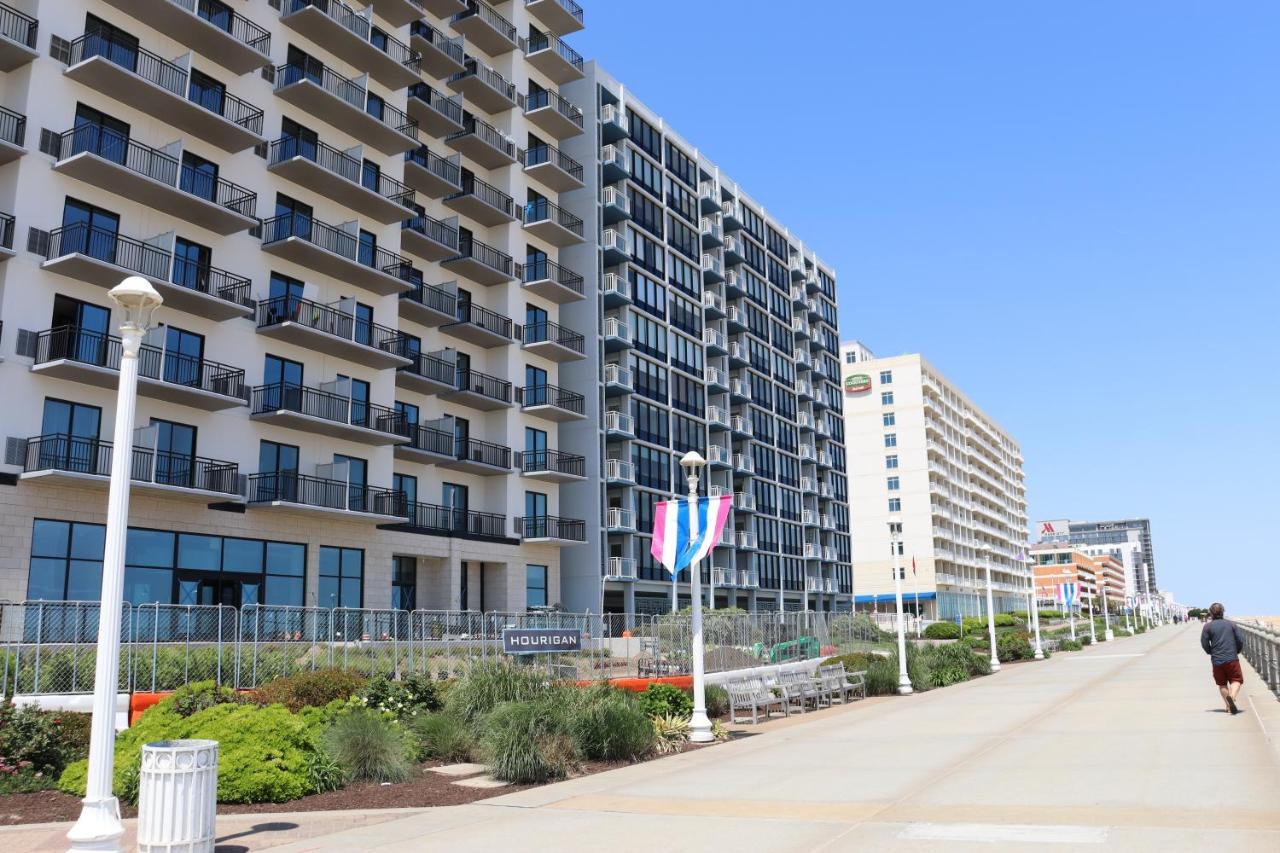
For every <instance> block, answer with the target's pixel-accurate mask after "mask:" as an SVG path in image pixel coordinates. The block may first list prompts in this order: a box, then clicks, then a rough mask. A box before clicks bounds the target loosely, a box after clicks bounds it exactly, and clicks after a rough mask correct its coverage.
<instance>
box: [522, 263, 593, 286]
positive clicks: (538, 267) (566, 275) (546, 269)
mask: <svg viewBox="0 0 1280 853" xmlns="http://www.w3.org/2000/svg"><path fill="white" fill-rule="evenodd" d="M523 278H524V282H525V283H526V284H528V283H529V282H531V281H542V280H543V279H549V280H551V281H554V282H556V283H558V284H561V285H564V286H565V287H567V288H569V289H570V290H572V291H573V292H574V293H577V294H582V293H584V292H585V289H584V288H585V280H584V279H583V277H582V276H581V275H579V274H578V273H576V272H573V271H572V270H569V269H566V268H564V267H562V266H560V265H559V264H557V263H556V262H555V261H552V260H550V259H548V258H545V257H540V258H538V259H536V260H533V261H526V262H525V264H524V276H523Z"/></svg>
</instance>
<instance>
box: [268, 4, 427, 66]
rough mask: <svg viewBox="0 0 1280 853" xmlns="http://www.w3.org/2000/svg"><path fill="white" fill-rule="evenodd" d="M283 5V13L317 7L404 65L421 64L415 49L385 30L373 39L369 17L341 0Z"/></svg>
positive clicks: (361, 38)
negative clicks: (411, 48) (284, 6)
mask: <svg viewBox="0 0 1280 853" xmlns="http://www.w3.org/2000/svg"><path fill="white" fill-rule="evenodd" d="M285 5H286V9H285V14H292V13H293V12H297V11H299V10H300V9H305V8H307V7H308V6H310V7H312V8H314V9H319V10H320V11H321V12H323V13H324V14H325V15H326V16H328V17H329V18H331V19H332V20H334V21H336V22H337V23H338V24H339V25H340V26H342V27H343V28H344V29H346V30H348V31H350V32H351V33H353V34H355V36H356V37H357V38H359V39H360V40H361V41H365V42H369V43H370V44H372V45H373V46H374V47H376V48H378V50H380V51H382V52H383V53H385V54H386V55H387V56H389V57H391V59H392V60H394V61H395V62H398V63H399V64H401V65H403V66H404V67H406V68H409V69H412V70H413V71H417V70H418V66H419V65H420V64H421V57H419V56H418V53H417V51H414V50H410V49H409V45H407V44H405V43H404V42H402V41H400V40H398V39H394V38H392V37H391V36H389V35H387V34H386V33H385V32H381V31H379V34H378V39H377V40H374V38H373V24H372V23H370V21H369V19H368V18H366V17H364V16H363V15H361V14H360V13H358V12H357V11H356V10H355V9H352V8H351V7H350V6H348V5H347V4H346V3H343V2H342V1H341V0H287V2H286V4H285Z"/></svg>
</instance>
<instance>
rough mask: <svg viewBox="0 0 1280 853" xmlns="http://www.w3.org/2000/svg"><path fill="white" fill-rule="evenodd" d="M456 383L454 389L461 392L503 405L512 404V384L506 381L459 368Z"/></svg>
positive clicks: (476, 371)
mask: <svg viewBox="0 0 1280 853" xmlns="http://www.w3.org/2000/svg"><path fill="white" fill-rule="evenodd" d="M454 383H455V384H454V387H455V388H457V389H458V390H459V391H469V392H471V393H472V394H479V395H480V396H482V397H488V398H489V399H491V400H499V401H501V402H503V403H510V402H511V383H510V382H508V381H507V380H505V379H499V378H498V377H496V376H490V375H489V374H487V373H481V372H480V371H478V370H465V369H463V368H458V370H457V371H456V376H455V379H454Z"/></svg>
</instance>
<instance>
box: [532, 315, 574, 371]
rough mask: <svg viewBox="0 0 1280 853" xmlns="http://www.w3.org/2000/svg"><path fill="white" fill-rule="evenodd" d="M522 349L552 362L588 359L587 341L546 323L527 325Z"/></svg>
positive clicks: (556, 325)
mask: <svg viewBox="0 0 1280 853" xmlns="http://www.w3.org/2000/svg"><path fill="white" fill-rule="evenodd" d="M523 336H524V341H523V343H522V344H521V349H523V350H524V351H525V352H527V353H531V354H532V355H538V356H542V357H543V358H545V359H549V360H551V361H556V362H562V361H577V360H579V359H582V358H586V357H587V354H586V339H585V338H584V337H583V336H582V335H581V334H580V333H578V332H575V331H573V330H572V329H566V328H565V327H564V326H561V325H560V324H558V323H553V322H551V321H544V322H540V323H525V324H524V330H523Z"/></svg>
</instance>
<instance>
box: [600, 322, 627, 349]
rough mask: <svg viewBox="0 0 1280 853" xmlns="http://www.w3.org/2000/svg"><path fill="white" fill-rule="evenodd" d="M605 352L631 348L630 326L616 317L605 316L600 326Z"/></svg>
mask: <svg viewBox="0 0 1280 853" xmlns="http://www.w3.org/2000/svg"><path fill="white" fill-rule="evenodd" d="M602 334H603V336H604V348H605V351H606V352H618V351H619V350H624V349H630V348H631V327H630V326H628V325H627V324H626V323H624V322H622V321H621V320H619V319H618V318H617V317H605V318H604V326H603V327H602Z"/></svg>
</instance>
